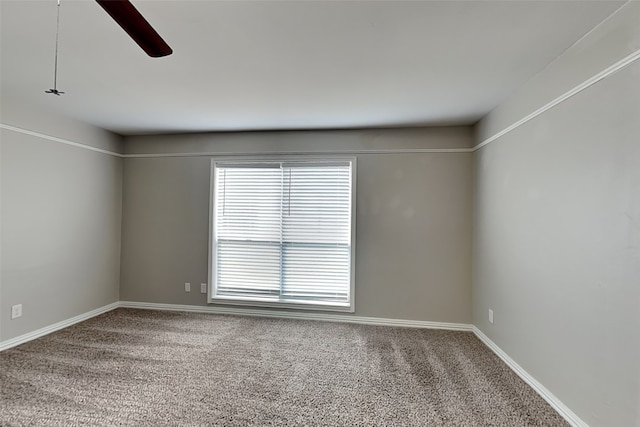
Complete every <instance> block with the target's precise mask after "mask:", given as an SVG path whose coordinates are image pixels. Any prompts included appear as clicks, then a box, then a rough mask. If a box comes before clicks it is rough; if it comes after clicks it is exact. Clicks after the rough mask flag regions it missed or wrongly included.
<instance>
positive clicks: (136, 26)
mask: <svg viewBox="0 0 640 427" xmlns="http://www.w3.org/2000/svg"><path fill="white" fill-rule="evenodd" d="M96 2H98V4H99V5H100V6H102V8H103V9H104V10H105V11H106V12H107V13H108V14H109V15H111V17H112V18H113V19H114V20H115V21H116V22H117V23H118V24H119V25H120V26H121V27H122V29H123V30H125V31H126V32H127V34H129V36H131V38H132V39H133V40H134V41H135V42H136V43H138V45H139V46H140V47H141V48H142V50H144V51H145V52H147V55H149V56H151V57H153V58H159V57H161V56H167V55H171V54H172V53H173V50H171V48H170V47H169V45H168V44H167V43H166V42H165V41H164V40H162V37H160V35H159V34H158V33H157V32H156V30H154V29H153V27H152V26H151V25H150V24H149V22H147V20H146V19H144V17H143V16H142V15H141V14H140V12H138V9H136V8H135V7H134V6H133V4H131V2H130V1H129V0H96Z"/></svg>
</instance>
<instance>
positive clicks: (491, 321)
mask: <svg viewBox="0 0 640 427" xmlns="http://www.w3.org/2000/svg"><path fill="white" fill-rule="evenodd" d="M489 323H491V324H492V325H493V310H491V309H489Z"/></svg>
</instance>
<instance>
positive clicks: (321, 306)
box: [207, 296, 355, 313]
mask: <svg viewBox="0 0 640 427" xmlns="http://www.w3.org/2000/svg"><path fill="white" fill-rule="evenodd" d="M207 302H208V303H209V304H224V305H235V306H245V307H264V308H291V309H298V310H314V311H340V312H346V313H353V312H355V307H354V304H353V302H352V303H351V304H349V303H332V302H317V301H310V302H301V301H288V300H279V301H274V300H273V299H267V298H265V299H260V298H238V297H221V296H217V297H213V298H209V300H208V301H207Z"/></svg>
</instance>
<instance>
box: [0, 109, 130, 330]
mask: <svg viewBox="0 0 640 427" xmlns="http://www.w3.org/2000/svg"><path fill="white" fill-rule="evenodd" d="M2 102H3V103H2V118H1V121H2V123H3V124H5V125H9V126H15V127H20V128H22V129H25V130H28V131H33V132H39V133H44V134H48V135H51V136H55V137H61V138H64V139H70V140H73V141H74V142H79V143H82V144H86V145H91V146H95V147H98V148H101V149H106V150H114V149H115V150H120V149H121V148H122V142H121V138H120V137H118V136H116V135H113V134H110V133H108V132H105V131H103V130H100V129H97V128H92V127H90V126H88V125H86V124H82V123H79V122H75V121H72V120H69V119H66V118H63V117H57V116H53V115H49V114H45V113H42V112H38V111H36V110H33V109H27V108H24V107H22V106H20V105H19V104H18V103H16V102H13V101H12V100H9V99H6V98H3V100H2ZM0 180H1V181H0V200H1V208H0V212H1V216H0V245H1V249H2V252H1V258H0V261H1V263H0V264H1V273H0V341H5V340H8V339H11V338H14V337H17V336H19V335H22V334H25V333H29V332H33V331H35V330H37V329H39V328H42V327H46V326H49V325H51V324H54V323H57V322H60V321H63V320H67V319H69V318H71V317H74V316H77V315H79V314H83V313H86V312H88V311H91V310H93V309H96V308H99V307H102V306H105V305H107V304H110V303H113V302H116V301H118V299H119V298H118V292H119V275H120V232H121V227H120V225H121V203H122V159H121V158H118V157H114V156H111V155H108V154H102V153H97V152H94V151H89V150H86V149H83V148H77V147H73V146H69V145H64V144H60V143H57V142H52V141H50V140H47V139H42V138H39V137H35V136H31V135H25V134H23V133H19V132H15V131H13V130H7V129H1V130H0ZM14 304H22V306H23V315H22V317H21V318H18V319H14V320H11V306H12V305H14Z"/></svg>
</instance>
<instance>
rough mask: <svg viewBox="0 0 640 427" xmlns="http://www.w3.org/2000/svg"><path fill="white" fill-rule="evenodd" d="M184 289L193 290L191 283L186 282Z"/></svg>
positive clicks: (186, 290)
mask: <svg viewBox="0 0 640 427" xmlns="http://www.w3.org/2000/svg"><path fill="white" fill-rule="evenodd" d="M184 291H185V292H191V283H185V284H184Z"/></svg>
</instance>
